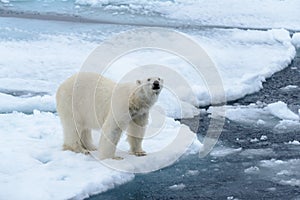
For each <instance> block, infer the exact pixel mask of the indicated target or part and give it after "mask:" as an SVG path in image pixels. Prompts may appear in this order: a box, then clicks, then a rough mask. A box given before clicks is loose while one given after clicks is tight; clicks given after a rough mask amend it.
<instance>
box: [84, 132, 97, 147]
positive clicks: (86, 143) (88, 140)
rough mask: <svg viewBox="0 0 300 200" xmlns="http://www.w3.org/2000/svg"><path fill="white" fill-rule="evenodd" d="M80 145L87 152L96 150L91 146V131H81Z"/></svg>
mask: <svg viewBox="0 0 300 200" xmlns="http://www.w3.org/2000/svg"><path fill="white" fill-rule="evenodd" d="M81 143H82V145H83V147H85V149H87V150H88V151H95V150H97V148H96V147H95V146H94V145H93V138H92V131H91V130H90V129H83V130H82V133H81Z"/></svg>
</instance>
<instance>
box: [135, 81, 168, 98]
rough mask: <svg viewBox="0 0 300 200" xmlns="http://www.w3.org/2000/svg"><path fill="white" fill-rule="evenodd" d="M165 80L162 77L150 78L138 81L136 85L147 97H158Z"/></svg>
mask: <svg viewBox="0 0 300 200" xmlns="http://www.w3.org/2000/svg"><path fill="white" fill-rule="evenodd" d="M163 83H164V80H163V79H161V78H160V77H150V78H146V79H144V80H137V81H136V84H137V85H138V87H140V88H141V89H142V90H143V91H144V93H146V94H147V96H149V97H150V96H151V97H152V96H156V97H157V96H158V95H159V93H160V92H161V90H162V88H163Z"/></svg>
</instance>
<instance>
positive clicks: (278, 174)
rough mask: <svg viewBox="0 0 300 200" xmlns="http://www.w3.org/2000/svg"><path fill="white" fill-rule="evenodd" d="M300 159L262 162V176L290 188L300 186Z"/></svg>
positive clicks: (260, 166) (260, 165)
mask: <svg viewBox="0 0 300 200" xmlns="http://www.w3.org/2000/svg"><path fill="white" fill-rule="evenodd" d="M299 164H300V160H299V159H289V160H276V159H271V160H262V161H260V164H259V168H260V176H265V177H267V178H268V179H270V180H272V181H274V182H276V183H279V184H282V185H290V186H300V173H299Z"/></svg>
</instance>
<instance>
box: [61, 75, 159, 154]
mask: <svg viewBox="0 0 300 200" xmlns="http://www.w3.org/2000/svg"><path fill="white" fill-rule="evenodd" d="M154 81H158V82H159V85H160V88H159V89H157V88H156V89H154V88H153V87H154V86H153V83H154ZM156 83H157V82H156ZM162 86H163V80H161V79H160V78H158V77H154V78H148V79H146V80H143V81H140V80H137V81H136V84H134V83H123V84H116V83H114V82H113V81H111V80H109V79H107V78H105V77H103V76H101V75H98V74H96V73H91V72H81V73H78V74H75V75H73V76H72V77H70V78H68V79H67V80H66V81H65V82H64V83H62V84H61V85H60V87H59V88H58V91H57V94H56V102H57V112H58V114H59V116H60V119H61V123H62V126H63V131H64V145H63V149H64V150H71V151H74V152H81V153H89V151H93V150H96V147H95V146H94V145H93V142H92V136H91V129H100V128H102V134H101V137H100V142H99V148H98V151H99V157H100V159H106V158H116V157H115V151H116V145H117V144H118V141H119V139H120V136H121V133H122V131H125V130H127V133H128V142H129V144H130V151H131V153H133V154H135V155H137V156H143V155H146V153H145V152H144V151H143V149H142V140H143V137H144V134H145V126H146V125H147V123H148V115H149V109H150V108H151V106H152V105H153V104H154V103H155V102H156V100H157V98H158V95H159V93H160V91H161V89H162Z"/></svg>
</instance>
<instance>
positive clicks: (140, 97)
mask: <svg viewBox="0 0 300 200" xmlns="http://www.w3.org/2000/svg"><path fill="white" fill-rule="evenodd" d="M129 102H130V105H129V110H130V111H131V113H132V114H133V113H141V114H142V113H143V114H147V113H148V112H149V110H150V108H151V107H152V106H153V104H154V103H155V100H154V99H153V97H149V96H147V94H145V92H144V91H143V89H141V88H139V89H137V90H136V91H134V92H133V94H132V95H131V96H130V101H129Z"/></svg>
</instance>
